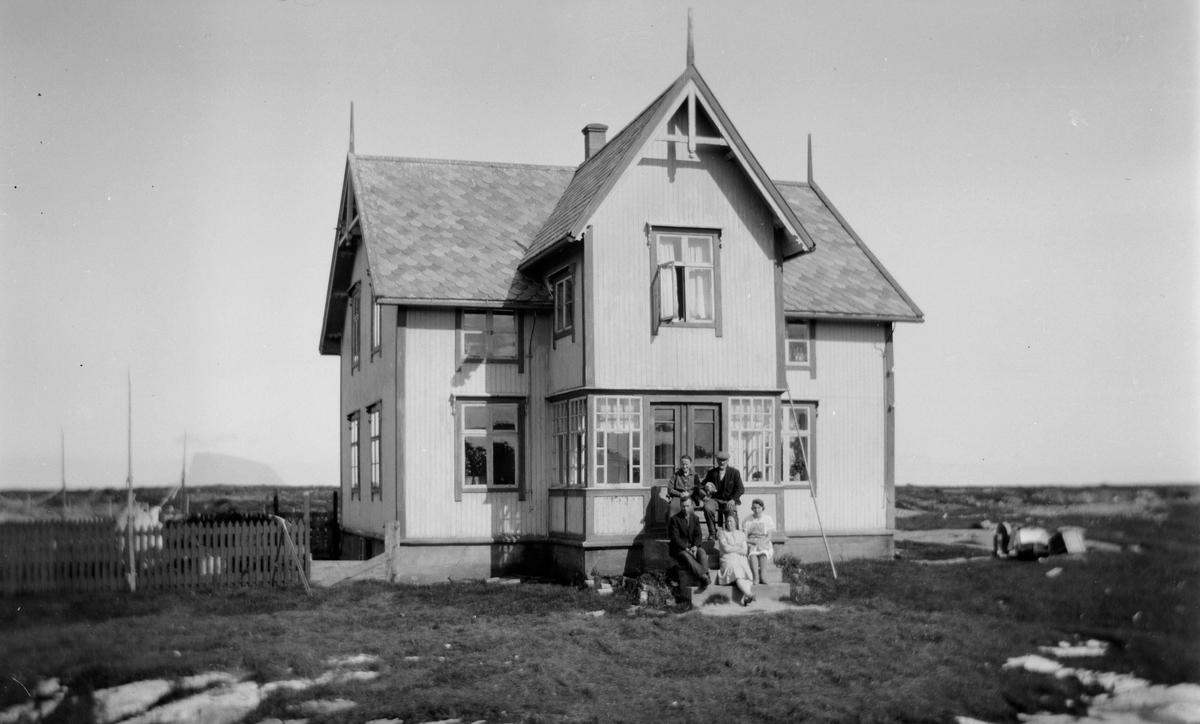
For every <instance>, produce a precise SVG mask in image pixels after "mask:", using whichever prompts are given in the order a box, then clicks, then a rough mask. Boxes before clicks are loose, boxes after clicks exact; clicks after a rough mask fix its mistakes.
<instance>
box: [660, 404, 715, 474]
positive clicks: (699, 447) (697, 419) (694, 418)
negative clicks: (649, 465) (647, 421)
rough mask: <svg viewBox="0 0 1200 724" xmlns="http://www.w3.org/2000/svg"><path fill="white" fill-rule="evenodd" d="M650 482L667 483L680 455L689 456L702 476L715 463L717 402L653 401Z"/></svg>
mask: <svg viewBox="0 0 1200 724" xmlns="http://www.w3.org/2000/svg"><path fill="white" fill-rule="evenodd" d="M652 409H653V412H654V484H655V485H667V484H668V483H670V482H671V475H672V474H674V472H675V466H676V465H678V463H679V458H680V456H682V455H690V456H691V457H692V467H693V468H694V469H695V471H696V474H697V475H699V476H700V477H701V479H703V478H704V474H705V473H707V472H708V469H709V468H711V467H713V466H714V465H716V464H717V461H716V454H717V450H718V449H719V448H718V446H717V441H718V440H720V439H721V406H720V405H717V404H705V405H699V404H685V403H672V404H655V405H653V406H652Z"/></svg>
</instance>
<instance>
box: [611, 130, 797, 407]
mask: <svg viewBox="0 0 1200 724" xmlns="http://www.w3.org/2000/svg"><path fill="white" fill-rule="evenodd" d="M665 148H666V147H665V146H664V145H662V144H654V145H652V146H651V152H652V154H653V157H650V158H647V159H644V160H643V161H642V162H641V163H639V164H637V165H636V166H634V167H633V168H631V169H630V171H629V175H628V176H627V177H626V178H625V179H624V180H622V182H621V183H620V184H619V185H618V186H617V188H616V189H615V190H614V191H613V193H612V194H611V195H610V196H609V197H608V199H607V200H606V201H605V202H604V204H603V205H602V206H601V208H600V211H599V213H598V214H597V215H596V217H595V220H594V228H595V230H596V234H595V237H596V245H597V247H598V248H597V249H596V251H595V254H594V255H593V256H594V258H595V261H594V264H593V266H592V269H591V270H590V272H589V279H588V281H589V283H591V284H592V285H593V287H594V299H595V304H594V307H592V308H590V309H589V313H590V314H591V315H592V317H593V319H594V323H593V325H592V326H593V329H594V330H595V338H594V339H595V343H594V345H593V346H594V347H595V352H594V358H595V374H596V384H597V385H599V386H603V387H624V388H628V387H637V388H671V389H715V388H721V389H728V388H730V387H734V388H738V387H741V388H758V389H766V388H772V387H774V386H775V385H776V383H777V360H776V348H775V344H774V340H775V328H776V320H775V314H774V309H775V279H774V274H775V265H774V259H775V248H774V230H773V227H772V222H771V216H770V213H769V211H768V210H767V209H766V207H765V206H764V205H763V203H762V202H761V201H760V200H759V198H758V196H757V194H756V193H755V192H754V191H753V189H752V188H751V187H750V185H749V183H748V182H747V181H746V180H745V176H744V175H743V174H742V172H741V170H740V169H739V168H737V166H736V164H734V163H733V162H730V161H725V160H724V158H723V154H722V153H720V152H719V151H710V150H704V149H702V150H701V151H700V153H699V158H700V161H699V162H677V161H673V160H670V159H669V158H668V155H667V154H666V153H665ZM647 224H652V225H672V226H682V227H702V228H717V229H721V230H722V235H721V246H720V249H719V250H717V253H718V254H719V255H720V274H721V283H720V287H721V295H720V296H721V303H722V306H721V312H722V330H723V333H722V336H721V337H719V338H718V337H717V336H716V332H715V330H714V329H712V328H678V327H672V326H670V325H663V326H662V327H661V328H660V329H659V333H658V335H655V336H653V337H652V336H651V335H650V332H649V329H650V315H651V309H650V285H651V276H650V271H649V267H648V266H647V264H645V263H644V262H645V259H646V255H647V253H648V251H647V236H646V227H647ZM701 358H703V359H704V363H703V364H697V363H696V360H698V359H701Z"/></svg>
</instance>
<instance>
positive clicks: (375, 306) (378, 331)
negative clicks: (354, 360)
mask: <svg viewBox="0 0 1200 724" xmlns="http://www.w3.org/2000/svg"><path fill="white" fill-rule="evenodd" d="M382 345H383V307H381V306H380V305H379V302H377V301H375V299H374V295H372V298H371V356H372V357H374V356H375V355H377V354H381V353H382V349H381V347H382Z"/></svg>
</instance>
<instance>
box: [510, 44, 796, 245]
mask: <svg viewBox="0 0 1200 724" xmlns="http://www.w3.org/2000/svg"><path fill="white" fill-rule="evenodd" d="M689 86H694V87H695V91H696V100H697V102H698V103H701V104H703V106H704V108H705V109H707V111H708V112H709V113H710V115H711V116H712V118H713V120H714V121H715V122H716V123H717V125H718V128H719V129H720V131H721V132H723V134H724V136H725V140H726V141H727V142H728V145H729V147H730V151H731V152H732V153H733V155H734V157H735V158H736V159H737V161H738V163H739V164H740V165H741V166H742V168H743V169H744V170H745V171H746V174H747V176H749V177H750V179H751V181H752V182H754V184H755V185H756V186H757V187H758V189H759V191H760V192H761V193H762V194H763V197H764V201H765V202H766V203H767V205H768V206H769V207H771V208H772V209H773V211H774V212H775V214H776V216H777V218H778V221H779V222H780V223H781V224H782V225H783V226H784V228H785V229H786V230H787V231H788V233H790V234H791V235H793V236H794V237H795V238H796V243H795V244H794V245H791V246H793V247H794V248H793V249H790V250H789V251H790V253H789V254H788V255H789V256H791V255H793V254H795V253H799V252H801V251H807V250H810V249H811V248H812V240H811V238H810V237H809V235H808V232H807V231H806V230H805V229H804V225H803V224H802V223H801V221H800V219H799V218H798V217H797V216H796V215H795V212H794V211H793V210H792V208H791V207H790V206H789V205H788V203H787V202H786V201H785V200H784V199H783V196H782V195H781V194H780V193H779V190H778V189H776V188H775V184H774V183H773V182H772V181H771V179H770V178H768V177H767V174H766V172H765V171H764V170H763V168H762V166H761V165H760V164H759V163H758V160H757V159H756V158H755V157H754V154H753V153H752V152H751V151H750V149H749V147H748V146H746V144H745V142H744V141H743V140H742V137H741V135H740V134H739V133H738V132H737V129H735V128H734V127H733V123H732V122H731V121H730V120H729V117H728V116H727V115H726V114H725V110H724V109H723V108H722V107H721V104H720V103H719V102H718V101H717V99H716V96H714V95H713V93H712V90H711V89H709V87H708V84H707V83H705V82H704V79H703V78H702V77H701V76H700V72H699V71H698V70H696V67H695V66H694V65H691V64H690V63H689V65H688V67H687V69H686V70H684V72H683V74H682V75H680V76H679V77H678V78H676V79H675V82H674V83H672V84H671V85H670V87H668V88H667V89H666V90H665V91H663V93H662V94H661V95H659V96H658V98H656V99H654V101H653V102H652V103H650V105H649V106H647V107H646V109H645V110H643V111H642V112H641V113H640V114H638V116H637V118H635V119H634V120H633V121H631V122H630V123H629V125H627V126H626V127H625V128H624V129H622V130H621V132H620V133H618V134H617V135H616V136H615V137H614V138H613V140H612V141H611V142H610V143H608V144H607V145H605V147H604V148H602V149H601V150H600V152H599V153H597V154H596V155H595V156H593V157H592V158H590V159H588V160H587V161H585V162H584V163H583V164H582V165H581V166H580V167H579V170H578V171H576V172H575V175H574V177H573V178H572V179H571V183H570V185H569V186H568V187H567V190H566V193H564V194H563V197H562V198H561V199H560V200H559V202H558V204H557V205H556V206H555V208H554V211H553V212H551V214H550V218H549V219H547V221H546V225H545V226H544V227H543V228H542V229H541V230H539V231H538V234H537V236H536V238H535V239H534V242H533V244H532V245H531V246H530V247H529V249H528V250H527V251H526V253H525V258H524V259H522V261H521V264H520V268H521V269H526V268H528V267H529V266H531V265H532V264H534V263H536V262H537V261H538V260H539V259H540V258H542V257H543V256H545V255H546V254H548V253H549V252H550V251H552V250H553V249H554V248H556V247H557V245H558V244H560V243H563V242H565V241H567V240H569V239H577V238H579V236H580V235H581V234H582V233H583V228H584V226H586V225H587V223H588V221H590V220H591V217H592V215H593V214H594V213H595V212H596V210H597V209H598V208H599V206H600V204H601V203H603V201H604V199H605V197H606V196H607V195H608V192H609V191H611V190H612V188H613V187H614V186H615V185H616V183H617V181H619V180H620V178H621V175H622V174H624V172H625V171H626V170H627V169H628V168H629V167H630V166H631V165H633V163H634V162H635V161H636V160H637V158H638V156H639V155H640V154H641V153H642V152H643V149H644V148H645V146H646V144H647V143H648V142H649V141H650V140H651V137H652V135H653V134H654V132H655V131H656V130H657V129H658V128H659V127H660V126H661V125H662V124H663V123H664V122H665V121H666V120H667V118H668V116H669V115H670V114H671V113H673V112H674V111H675V109H676V108H677V107H678V106H679V103H680V102H681V100H683V99H685V98H686V97H687V96H686V95H685V92H686V93H691V91H690V90H689Z"/></svg>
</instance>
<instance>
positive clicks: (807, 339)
mask: <svg viewBox="0 0 1200 724" xmlns="http://www.w3.org/2000/svg"><path fill="white" fill-rule="evenodd" d="M787 363H788V365H789V366H792V367H804V366H806V365H810V364H812V324H811V323H809V322H788V323H787Z"/></svg>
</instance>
